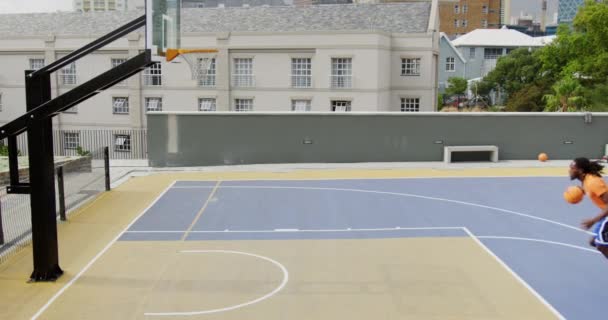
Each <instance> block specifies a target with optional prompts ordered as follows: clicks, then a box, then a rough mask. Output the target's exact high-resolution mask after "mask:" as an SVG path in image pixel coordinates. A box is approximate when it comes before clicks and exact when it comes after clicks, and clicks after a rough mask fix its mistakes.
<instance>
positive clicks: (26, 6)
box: [0, 0, 557, 23]
mask: <svg viewBox="0 0 608 320" xmlns="http://www.w3.org/2000/svg"><path fill="white" fill-rule="evenodd" d="M511 3H512V7H511V14H512V17H518V16H519V15H520V13H521V12H522V11H523V12H524V13H530V14H532V15H534V16H537V17H538V16H539V15H540V5H541V0H533V1H530V0H512V2H511ZM71 10H72V0H0V13H24V12H53V11H71ZM555 12H557V0H548V14H547V15H548V17H547V23H551V22H552V20H553V13H555Z"/></svg>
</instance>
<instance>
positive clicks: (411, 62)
mask: <svg viewBox="0 0 608 320" xmlns="http://www.w3.org/2000/svg"><path fill="white" fill-rule="evenodd" d="M401 75H402V76H419V75H420V58H402V59H401Z"/></svg>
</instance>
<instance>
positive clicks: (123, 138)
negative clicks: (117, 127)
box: [114, 134, 131, 152]
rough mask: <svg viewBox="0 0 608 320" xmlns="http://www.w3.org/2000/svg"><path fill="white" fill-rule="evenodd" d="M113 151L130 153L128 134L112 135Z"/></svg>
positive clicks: (129, 137)
mask: <svg viewBox="0 0 608 320" xmlns="http://www.w3.org/2000/svg"><path fill="white" fill-rule="evenodd" d="M114 151H119V152H130V151H131V136H130V135H128V134H115V135H114Z"/></svg>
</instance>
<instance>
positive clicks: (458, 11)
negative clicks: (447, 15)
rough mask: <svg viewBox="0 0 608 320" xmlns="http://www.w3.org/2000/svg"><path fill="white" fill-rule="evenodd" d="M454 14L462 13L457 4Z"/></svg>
mask: <svg viewBox="0 0 608 320" xmlns="http://www.w3.org/2000/svg"><path fill="white" fill-rule="evenodd" d="M454 13H455V14H459V13H460V6H458V5H457V4H455V5H454Z"/></svg>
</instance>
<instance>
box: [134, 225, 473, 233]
mask: <svg viewBox="0 0 608 320" xmlns="http://www.w3.org/2000/svg"><path fill="white" fill-rule="evenodd" d="M462 228H463V227H419V228H417V227H413V228H403V227H395V228H365V229H352V228H347V229H274V230H200V231H196V230H193V231H190V233H298V232H300V233H304V232H307V233H308V232H310V233H315V232H361V231H369V232H374V231H408V230H462ZM183 232H185V231H170V230H149V231H126V232H125V233H151V234H154V233H183Z"/></svg>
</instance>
